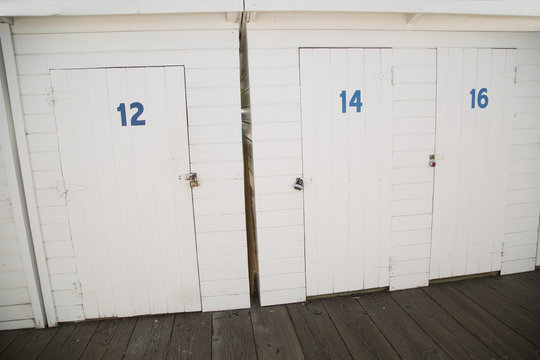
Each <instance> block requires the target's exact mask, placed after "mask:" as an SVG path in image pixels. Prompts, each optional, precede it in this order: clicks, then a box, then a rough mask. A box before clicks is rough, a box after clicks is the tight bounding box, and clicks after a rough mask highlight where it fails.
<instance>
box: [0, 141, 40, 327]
mask: <svg viewBox="0 0 540 360" xmlns="http://www.w3.org/2000/svg"><path fill="white" fill-rule="evenodd" d="M3 150H4V149H1V148H0V330H6V329H14V328H25V327H34V326H35V322H34V314H33V311H32V305H31V301H30V294H29V292H28V284H27V282H26V276H25V272H24V265H23V257H22V256H21V249H20V247H19V240H18V238H17V231H16V228H15V219H14V218H13V207H12V205H11V195H10V191H9V187H8V180H7V176H8V175H7V172H6V171H7V170H6V167H5V166H4V158H3V156H5V155H4V153H3Z"/></svg>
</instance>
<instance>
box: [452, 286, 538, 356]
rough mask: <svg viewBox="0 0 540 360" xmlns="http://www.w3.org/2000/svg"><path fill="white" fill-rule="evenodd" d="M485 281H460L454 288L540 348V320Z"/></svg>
mask: <svg viewBox="0 0 540 360" xmlns="http://www.w3.org/2000/svg"><path fill="white" fill-rule="evenodd" d="M483 280H484V279H472V280H466V281H459V282H455V283H453V284H452V286H453V287H455V288H456V289H458V290H459V291H461V293H463V294H464V295H465V296H467V297H469V298H470V299H471V300H473V301H474V302H476V303H477V304H478V305H480V306H482V307H483V308H484V309H485V310H487V311H488V312H490V313H491V314H492V315H494V316H495V317H497V318H498V319H499V320H500V321H502V322H503V323H505V324H506V325H507V326H508V327H510V328H511V329H512V330H514V331H515V332H517V333H518V334H520V335H521V336H523V337H525V338H526V339H527V340H529V341H530V342H531V343H533V344H534V345H536V346H540V336H539V334H540V327H539V326H540V318H539V317H537V316H536V315H534V314H532V313H531V312H529V311H527V310H525V309H523V308H521V307H520V306H516V305H517V304H516V303H514V302H513V301H512V300H510V299H508V298H507V297H506V296H504V295H502V294H500V293H499V292H497V291H496V290H495V289H492V288H490V287H489V286H488V285H486V283H485V282H484V281H483Z"/></svg>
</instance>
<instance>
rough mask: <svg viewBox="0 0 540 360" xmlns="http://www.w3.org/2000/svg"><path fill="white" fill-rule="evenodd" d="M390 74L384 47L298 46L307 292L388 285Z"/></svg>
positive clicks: (344, 290)
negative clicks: (355, 96) (355, 101)
mask: <svg viewBox="0 0 540 360" xmlns="http://www.w3.org/2000/svg"><path fill="white" fill-rule="evenodd" d="M391 73H392V51H391V50H389V49H301V50H300V78H301V80H300V81H301V101H302V143H303V170H304V181H305V189H304V218H305V223H304V224H305V256H306V259H305V261H306V295H307V296H314V295H323V294H331V293H340V292H348V291H354V290H362V289H370V288H378V287H384V286H387V285H388V266H389V264H388V257H389V253H388V246H389V241H390V220H391V215H390V212H391V199H390V197H391V173H392V146H391V143H392V132H391V131H392V130H391V128H392V83H391ZM358 90H360V91H361V93H360V94H361V96H360V98H359V99H358V100H359V101H361V102H362V106H361V107H360V111H358V108H355V107H349V101H350V99H351V97H352V96H353V94H354V93H355V92H356V91H358ZM342 91H345V92H346V99H345V104H346V107H345V113H343V109H342V99H341V97H340V94H341V93H342Z"/></svg>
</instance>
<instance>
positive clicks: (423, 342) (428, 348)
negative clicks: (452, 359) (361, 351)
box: [357, 293, 449, 359]
mask: <svg viewBox="0 0 540 360" xmlns="http://www.w3.org/2000/svg"><path fill="white" fill-rule="evenodd" d="M357 300H358V302H359V303H360V304H361V305H362V307H363V308H364V309H365V310H366V311H367V312H368V314H369V316H370V317H371V318H372V319H373V321H374V322H375V324H376V325H377V327H378V328H379V329H380V330H381V331H382V332H383V334H384V335H385V337H386V338H387V339H388V341H389V342H390V343H391V344H392V347H393V348H394V349H396V351H397V352H398V353H399V355H400V356H401V357H402V358H403V359H425V358H433V359H449V357H448V355H446V353H445V352H444V351H443V350H442V349H441V348H440V347H439V346H438V345H437V344H436V343H435V342H434V341H433V340H432V339H431V338H430V337H429V336H428V335H427V334H426V333H425V332H424V331H423V330H422V329H421V328H420V327H419V326H418V325H417V324H416V323H415V322H414V321H413V320H412V319H411V318H410V317H409V316H408V315H407V314H406V313H405V312H404V311H403V310H402V309H401V308H400V306H399V305H398V304H397V303H396V302H395V301H394V300H392V298H391V297H390V295H389V294H388V293H375V294H367V295H363V296H359V297H358V298H357Z"/></svg>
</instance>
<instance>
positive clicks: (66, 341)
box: [39, 321, 98, 359]
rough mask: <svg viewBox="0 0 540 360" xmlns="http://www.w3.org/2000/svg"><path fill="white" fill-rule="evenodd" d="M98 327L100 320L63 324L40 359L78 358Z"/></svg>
mask: <svg viewBox="0 0 540 360" xmlns="http://www.w3.org/2000/svg"><path fill="white" fill-rule="evenodd" d="M97 327H98V321H85V322H81V323H71V324H66V325H63V326H61V327H60V328H59V329H58V332H57V333H56V335H55V336H54V338H53V339H52V340H51V342H50V343H49V344H48V345H47V347H46V348H45V350H44V351H43V353H41V355H40V356H39V359H78V358H80V356H81V354H82V353H83V351H84V349H85V348H86V345H87V344H88V342H89V341H90V338H91V337H92V334H93V333H94V331H95V330H96V328H97Z"/></svg>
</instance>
